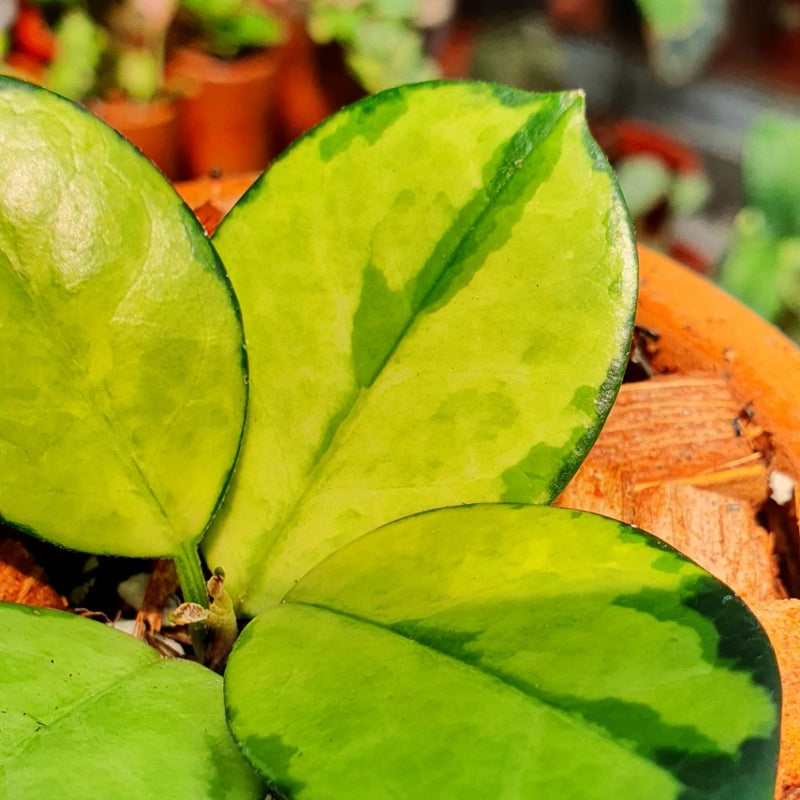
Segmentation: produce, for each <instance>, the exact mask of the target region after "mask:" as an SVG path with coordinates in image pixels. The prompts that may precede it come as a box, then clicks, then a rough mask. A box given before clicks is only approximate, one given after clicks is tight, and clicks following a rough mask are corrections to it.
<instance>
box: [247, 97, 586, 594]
mask: <svg viewBox="0 0 800 800" xmlns="http://www.w3.org/2000/svg"><path fill="white" fill-rule="evenodd" d="M581 102H582V101H581V100H580V98H579V97H577V96H576V97H574V98H573V99H571V100H570V102H569V103H566V104H564V105H562V106H561V107H560V108H558V109H557V113H553V114H552V116H551V117H550V118H549V119H547V121H546V133H543V134H541V135H539V136H538V137H537V139H536V141H535V143H534V144H533V146H532V147H531V149H530V151H529V152H528V153H527V154H526V155H525V156H524V158H523V159H522V161H523V162H524V161H527V160H528V159H531V158H534V157H535V156H536V154H537V152H538V149H539V147H540V146H541V145H542V144H543V143H545V142H546V141H547V140H548V137H549V135H550V134H552V132H553V131H554V130H555V129H556V128H557V127H558V125H559V123H561V121H562V120H563V119H564V118H565V117H566V116H567V115H568V114H569V113H570V112H571V111H572V110H573V109H574V108H575V106H576V105H578V104H580V103H581ZM541 112H542V108H541V107H538V108H537V109H536V111H534V112H533V113H532V114H530V115H529V116H528V117H527V118H526V120H525V123H524V124H523V125H521V126H520V127H519V128H518V129H517V130H516V131H515V133H514V134H512V135H511V136H508V137H507V138H506V140H505V141H504V143H503V145H501V146H502V147H503V148H504V149H506V150H507V148H508V147H509V144H510V143H511V142H513V141H514V138H515V137H516V136H518V135H520V134H521V133H522V132H523V131H525V129H526V128H527V127H528V126H529V125H530V122H531V120H532V119H535V118H536V117H537V116H539V115H540V114H541ZM508 167H509V165H508V162H507V160H505V159H503V160H501V161H500V163H499V164H498V168H497V172H496V173H495V176H492V178H494V177H496V176H497V175H498V174H499V173H501V172H502V171H503V170H505V172H506V174H505V177H504V178H503V180H502V182H501V183H499V185H498V186H497V188H496V189H495V191H494V192H493V193H492V194H489V192H488V191H487V189H488V188H489V187H491V186H492V180H491V179H489V180H484V182H483V185H482V187H481V190H482V191H486V202H485V204H484V206H483V208H482V209H481V210H480V212H479V213H478V214H477V215H476V217H475V219H474V220H473V221H472V223H471V224H470V225H469V227H468V228H467V229H466V230H465V232H464V234H463V236H461V238H460V239H459V240H458V241H457V242H456V244H455V246H454V248H453V250H452V251H451V253H450V254H449V255H448V257H447V258H446V259H444V260H443V264H442V268H441V269H440V271H439V274H438V275H437V276H436V278H435V280H433V281H432V282H431V283H430V286H429V287H428V288H427V289H426V291H425V292H424V293H423V294H422V295H421V296H418V297H415V300H416V303H415V304H414V306H413V307H412V310H411V314H410V315H409V318H408V320H407V321H406V323H405V324H404V325H403V327H402V328H401V329H400V330H399V331H398V334H397V336H396V338H395V341H394V342H393V344H392V346H391V347H390V348H389V349H388V351H387V353H386V355H385V357H384V358H383V360H382V362H381V363H380V365H379V368H378V370H377V371H376V373H375V375H374V376H373V377H372V380H371V382H370V384H369V386H366V387H359V386H358V384H357V383H356V382H354V385H353V388H352V389H351V391H350V392H349V393H348V395H347V397H346V399H345V401H344V402H343V403H342V405H341V407H340V408H339V410H338V411H336V412H335V413H333V414H331V415H330V416H329V417H328V421H329V423H330V421H331V420H335V426H334V427H333V428H332V429H328V428H326V430H325V433H324V435H323V438H322V440H321V442H320V445H319V447H318V448H317V450H316V452H315V453H314V455H313V456H312V463H313V466H312V468H311V471H310V472H308V473H307V479H306V481H305V483H304V484H303V489H302V491H301V492H300V494H298V496H297V497H296V499H295V501H294V502H293V503H292V504H291V505H290V506H289V507H288V508H287V510H286V511H285V512H284V514H283V515H282V517H281V518H280V519H279V520H278V521H277V522H275V523H274V524H273V525H272V526H271V527H270V529H269V533H274V532H276V531H277V535H274V536H270V535H265V536H264V537H263V541H264V543H263V545H262V546H261V547H260V548H255V552H254V557H253V562H254V563H255V564H259V565H262V566H263V565H266V564H268V563H269V562H270V558H269V556H270V554H271V553H274V552H275V551H276V550H278V548H279V546H280V545H281V544H283V543H284V542H285V541H286V539H287V537H288V534H289V533H290V532H291V531H292V529H293V528H294V525H295V524H296V522H297V521H298V520H299V518H300V516H301V514H302V511H303V508H304V506H305V505H306V503H307V501H308V500H309V499H310V498H312V497H313V496H314V494H313V490H314V489H315V488H316V484H317V482H318V481H319V479H320V477H321V476H322V475H323V474H324V470H325V468H326V467H327V465H328V462H329V461H330V460H331V459H332V458H333V457H334V455H335V453H336V450H337V448H336V445H337V444H338V441H339V439H340V438H341V432H342V430H343V428H345V426H346V423H351V422H352V420H353V418H354V417H357V416H358V414H357V411H358V408H359V406H360V404H361V403H360V401H361V400H362V398H363V396H364V393H365V391H366V390H368V389H369V388H370V387H372V386H373V385H374V384H375V382H376V381H377V380H378V378H379V377H380V375H381V374H382V373H383V371H384V369H385V367H386V365H387V364H388V363H389V362H390V360H391V358H392V356H393V355H394V354H395V352H396V351H397V348H398V347H399V346H400V344H401V342H402V341H403V340H404V339H405V338H406V336H407V334H408V333H409V331H410V330H411V329H412V328H413V327H414V326H415V325H416V324H417V322H418V320H419V319H420V317H421V314H420V311H421V310H422V309H424V308H425V307H426V306H427V305H428V301H429V300H430V299H431V298H432V297H435V296H436V293H437V291H438V290H439V289H441V288H442V285H443V282H444V281H445V280H446V278H447V277H448V276H449V275H450V273H451V269H452V267H453V266H454V264H455V263H457V257H458V254H459V252H460V251H461V250H462V249H463V248H464V247H465V244H466V242H468V241H470V237H471V235H472V234H473V233H474V231H475V230H476V229H477V228H478V227H480V225H482V224H483V223H484V221H485V220H486V219H487V218H488V217H489V215H490V214H491V213H492V212H493V211H495V210H496V208H497V205H498V203H499V201H500V199H501V198H502V196H503V194H504V192H505V190H506V188H507V187H508V186H509V184H510V183H511V182H512V181H513V179H514V177H515V175H516V169H514V170H511V169H509V168H508ZM462 208H463V207H462ZM445 236H446V233H445ZM441 238H444V237H441ZM441 238H440V239H439V240H437V242H438V241H441ZM437 242H434V243H433V248H432V250H431V254H433V252H434V251H435V248H436V243H437ZM419 274H420V273H417V275H419ZM354 412H356V413H354ZM260 577H261V575H260V574H259V573H257V572H256V571H255V570H253V571H251V572H250V576H249V579H248V581H247V583H246V587H245V590H244V592H243V596H245V597H246V596H247V595H249V594H250V593H251V591H252V589H253V587H254V586H257V585H258V581H259V579H260ZM296 577H297V578H299V577H300V576H296Z"/></svg>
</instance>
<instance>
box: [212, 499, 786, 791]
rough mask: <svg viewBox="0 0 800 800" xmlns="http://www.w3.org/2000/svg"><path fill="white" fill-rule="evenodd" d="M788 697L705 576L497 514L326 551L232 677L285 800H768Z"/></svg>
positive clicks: (448, 514) (569, 526)
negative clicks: (783, 698) (390, 799)
mask: <svg viewBox="0 0 800 800" xmlns="http://www.w3.org/2000/svg"><path fill="white" fill-rule="evenodd" d="M779 695H780V681H779V676H778V671H777V666H776V663H775V658H774V655H773V653H772V651H771V649H770V646H769V643H768V640H767V638H766V636H765V634H764V632H763V630H762V629H761V628H760V627H759V625H758V623H757V622H756V620H755V618H754V617H753V616H752V615H751V614H750V612H749V611H748V610H747V609H746V607H745V606H744V604H743V603H741V601H739V599H738V598H736V597H735V596H734V595H733V594H732V593H731V592H730V590H729V589H727V587H725V586H723V585H722V584H720V583H719V582H717V581H716V580H714V579H713V578H712V577H711V576H709V575H708V574H707V573H705V572H703V571H702V570H701V569H700V568H699V567H697V566H696V565H694V564H692V563H691V562H689V561H687V560H686V559H684V558H683V557H682V556H680V555H679V554H677V553H676V552H675V551H673V550H672V549H670V548H669V547H667V546H666V545H665V544H663V543H662V542H660V541H659V540H657V539H655V538H654V537H651V536H649V535H648V534H644V533H642V532H640V531H636V530H634V529H632V528H629V527H627V526H625V525H623V524H621V523H617V522H614V521H611V520H608V519H605V518H602V517H597V516H592V515H589V514H581V513H577V512H570V511H565V510H562V509H553V508H548V507H536V506H527V507H525V506H522V507H521V506H509V505H484V506H473V507H462V508H455V509H445V510H440V511H434V512H429V513H426V514H422V515H418V516H415V517H410V518H408V519H405V520H402V521H399V522H396V523H393V524H391V525H389V526H387V527H385V528H382V529H380V530H378V531H377V532H375V533H372V534H370V535H368V536H365V537H363V538H361V539H359V540H358V541H356V542H354V543H353V544H351V545H349V546H348V547H346V548H344V549H342V550H340V551H338V552H337V553H336V554H334V555H333V556H332V557H330V558H329V559H328V560H326V561H325V562H323V563H322V564H321V565H320V566H318V567H317V568H316V569H315V570H313V571H312V572H311V573H309V575H307V576H306V577H305V578H304V579H303V580H302V581H301V582H300V583H299V585H298V586H297V587H296V588H295V589H293V590H292V592H290V593H289V595H288V597H287V602H286V603H284V604H281V605H277V606H274V607H273V608H271V609H270V610H269V611H267V612H265V613H264V614H262V615H260V616H259V617H257V618H256V619H255V620H254V621H253V622H251V623H250V625H248V627H247V628H246V629H245V630H244V632H243V633H242V635H241V637H240V639H239V642H238V643H237V645H236V647H235V648H234V652H233V654H232V655H231V658H230V661H229V665H228V670H227V673H226V676H225V701H226V706H227V709H228V715H229V720H230V724H231V730H232V732H233V735H234V737H235V738H236V739H237V741H238V742H239V744H240V746H241V747H242V750H243V752H244V753H245V755H246V756H247V757H248V758H249V759H250V760H251V762H252V763H253V764H254V765H255V766H256V768H257V769H259V770H260V771H261V772H262V774H263V775H264V776H265V778H266V779H267V782H268V784H269V785H271V786H273V787H274V788H275V789H277V790H278V791H280V792H281V793H282V796H285V797H286V798H291V800H305V798H315V799H316V798H325V800H339V798H342V799H343V798H349V797H352V796H353V795H354V793H355V794H357V795H358V797H359V798H362V799H363V800H371V798H376V799H377V798H386V797H412V796H413V797H426V798H431V800H451V799H452V800H463V798H466V797H470V798H492V800H519V798H534V797H535V798H537V800H550V799H551V798H552V800H561V799H562V798H570V800H641V798H642V797H647V798H648V800H667V799H672V798H675V800H678V799H679V800H701V799H702V800H710V799H712V798H713V799H714V800H723V798H724V800H734V798H735V799H736V800H771V798H772V796H773V786H774V779H775V770H776V763H777V753H778V719H779V708H778V702H779V700H778V698H779ZM354 786H355V787H356V788H355V789H354Z"/></svg>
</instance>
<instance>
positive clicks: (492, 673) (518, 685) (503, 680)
mask: <svg viewBox="0 0 800 800" xmlns="http://www.w3.org/2000/svg"><path fill="white" fill-rule="evenodd" d="M289 603H290V604H291V605H295V606H304V607H306V608H313V609H314V610H316V611H321V612H323V613H326V614H331V615H332V616H334V617H338V618H341V619H348V620H351V621H353V622H356V623H358V624H360V625H364V626H365V627H367V628H369V629H371V630H378V631H381V633H382V634H384V635H388V636H397V637H399V638H401V639H403V640H405V641H407V642H411V644H413V645H414V646H416V647H420V648H422V649H423V650H425V651H426V652H429V653H434V654H436V655H437V656H439V657H441V658H443V659H445V660H446V661H447V662H450V663H453V664H458V665H459V666H460V667H461V668H464V667H467V668H469V669H473V670H475V671H476V672H478V673H480V674H481V675H484V676H486V677H487V678H489V679H491V680H494V681H496V682H497V683H500V684H501V685H502V686H504V687H505V688H506V689H509V690H511V691H512V692H516V693H518V694H520V695H522V696H523V697H525V698H527V699H529V700H531V701H533V702H535V703H539V704H540V705H542V706H545V707H547V708H549V709H550V710H551V711H552V712H553V713H554V714H557V715H558V716H560V717H562V718H563V719H565V720H567V721H568V722H569V723H570V724H573V725H578V726H579V727H581V728H582V729H584V730H586V731H587V732H593V733H595V734H596V735H597V736H599V737H600V738H602V739H604V740H605V741H607V742H610V743H612V744H613V745H614V746H615V747H619V748H620V749H621V750H624V751H625V753H626V754H627V755H629V756H635V757H637V758H639V759H641V760H642V761H644V762H647V763H649V764H653V765H654V766H659V765H657V764H656V763H655V762H654V761H652V760H651V759H649V758H647V757H646V756H645V755H643V754H642V753H639V752H636V751H635V750H632V749H631V748H630V747H629V746H627V745H626V744H625V743H624V742H623V741H622V740H620V739H619V738H617V737H616V736H614V735H613V734H612V733H611V731H609V730H608V729H607V728H606V727H605V726H603V725H601V724H598V723H592V722H590V721H588V720H587V719H586V718H585V717H583V716H582V715H581V714H580V713H576V712H574V711H570V710H569V709H567V708H564V707H563V706H560V705H558V704H556V703H554V702H553V700H552V697H548V696H547V695H546V694H545V693H542V692H537V691H536V690H535V688H534V687H533V686H531V685H530V684H528V683H526V682H524V681H514V680H510V679H509V676H508V675H506V674H504V673H503V672H500V671H499V670H496V669H492V668H491V667H488V666H487V665H485V664H483V663H482V662H481V663H476V662H469V661H464V660H463V659H460V658H458V657H457V656H455V655H453V654H452V653H448V652H447V651H446V650H441V649H439V648H437V647H434V646H433V645H432V644H429V643H427V642H422V641H420V640H419V639H415V638H414V637H413V636H410V635H408V634H406V633H404V632H402V631H400V630H396V629H395V628H392V627H388V626H387V625H384V624H382V623H380V622H377V621H376V620H373V619H370V618H369V617H363V616H361V615H360V614H356V613H354V612H350V611H343V610H342V609H337V608H334V607H332V606H329V605H326V604H324V603H314V602H309V601H305V600H301V601H289ZM659 768H660V769H662V770H663V771H664V772H665V773H666V774H670V775H672V773H670V772H669V771H668V770H664V768H663V767H660V766H659ZM673 777H676V776H674V775H673Z"/></svg>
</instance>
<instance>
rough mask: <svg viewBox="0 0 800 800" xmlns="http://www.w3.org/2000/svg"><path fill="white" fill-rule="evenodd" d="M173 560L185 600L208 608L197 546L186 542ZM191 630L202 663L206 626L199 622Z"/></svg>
mask: <svg viewBox="0 0 800 800" xmlns="http://www.w3.org/2000/svg"><path fill="white" fill-rule="evenodd" d="M173 560H174V561H175V569H176V570H177V572H178V580H179V581H180V584H181V590H182V591H183V600H184V602H185V603H197V604H198V605H201V606H203V608H208V602H209V598H208V587H207V585H206V579H205V576H204V575H203V565H202V564H201V563H200V554H199V553H198V552H197V548H196V547H195V546H194V545H193V544H192V543H191V542H184V543H183V544H182V545H181V549H180V551H179V552H178V553H177V554H176V555H175V556H174V557H173ZM189 632H190V633H191V636H192V645H193V646H194V651H195V655H196V656H197V660H198V661H199V662H200V663H202V662H203V659H204V657H205V652H204V650H205V648H204V646H203V634H204V632H205V631H204V626H202V625H199V624H198V625H190V626H189Z"/></svg>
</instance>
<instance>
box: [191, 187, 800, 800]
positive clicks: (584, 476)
mask: <svg viewBox="0 0 800 800" xmlns="http://www.w3.org/2000/svg"><path fill="white" fill-rule="evenodd" d="M254 177H255V176H245V177H243V178H242V179H239V180H236V181H231V182H228V181H205V182H192V183H188V184H179V185H178V186H177V189H178V191H179V193H180V194H181V195H182V196H183V197H184V198H185V199H186V201H187V202H188V203H189V205H190V206H192V207H193V208H195V209H198V210H199V212H200V216H201V217H203V219H204V221H205V222H206V224H207V226H208V228H209V229H213V228H214V227H215V226H216V225H217V224H218V223H219V221H220V220H221V219H222V217H223V216H224V214H225V213H226V212H227V211H228V210H229V209H230V207H231V206H232V205H233V204H234V203H235V201H236V199H237V198H238V197H239V196H240V195H241V194H243V193H244V192H245V191H246V189H247V187H248V186H249V184H250V181H251V180H253V179H254ZM639 255H640V291H639V306H638V312H637V325H638V326H639V335H638V336H637V341H638V342H639V343H640V345H641V346H640V348H638V349H640V350H643V351H646V352H644V353H640V354H639V356H638V357H634V358H632V361H637V360H639V361H642V362H643V363H645V365H646V367H647V370H648V371H649V373H650V377H649V378H648V379H645V380H640V381H636V382H627V383H625V384H624V385H623V387H622V391H621V392H620V395H619V397H618V399H617V402H616V404H615V406H614V408H613V410H612V412H611V414H610V415H609V418H608V421H607V422H606V425H605V427H604V429H603V431H602V433H601V435H600V437H599V439H598V441H597V443H596V444H595V446H594V448H593V449H592V451H591V452H590V454H589V456H588V458H587V459H586V462H585V463H584V464H583V466H582V467H581V469H580V470H579V471H578V473H577V474H576V476H575V477H574V479H573V480H572V482H571V483H570V485H569V486H568V487H567V488H566V490H565V491H564V493H563V494H562V496H561V497H560V498H559V500H558V503H559V504H561V505H565V506H569V507H572V508H581V509H585V510H590V511H595V512H598V513H604V514H607V515H609V516H613V517H615V518H617V519H621V520H623V521H625V522H629V523H631V524H636V525H639V526H640V527H643V528H645V529H648V530H651V531H653V532H654V533H655V534H657V535H659V536H661V537H662V538H663V539H665V540H667V541H670V542H671V543H672V544H674V545H675V546H676V547H678V548H679V549H681V550H682V551H684V552H686V553H687V554H689V555H690V557H692V558H693V559H695V560H696V561H697V562H698V563H700V564H701V565H702V566H704V567H705V568H706V569H708V570H709V571H710V572H712V573H713V574H715V575H717V577H719V578H720V579H722V580H724V581H725V582H727V583H728V585H730V586H732V588H733V589H734V590H735V591H736V592H737V593H739V594H740V595H741V596H742V598H743V599H745V601H746V602H747V603H748V604H749V605H750V607H751V608H752V609H753V611H754V613H755V614H756V616H757V617H758V618H759V620H760V621H761V623H762V625H763V626H764V628H765V630H766V631H767V633H768V635H769V637H770V639H771V641H772V644H773V647H774V649H775V651H776V654H777V657H778V662H779V665H780V669H781V678H782V684H783V693H784V706H783V720H782V733H781V736H782V741H781V765H780V772H779V777H778V784H777V788H776V798H781V800H796V798H797V797H798V796H800V648H798V647H797V641H798V636H799V635H800V600H798V599H791V598H790V597H789V596H788V595H792V596H793V597H794V598H796V597H798V596H800V534H798V527H797V516H798V509H797V507H796V506H797V497H796V494H795V496H794V497H793V498H792V499H791V500H789V501H788V502H784V504H783V505H779V504H778V503H777V501H776V500H775V499H772V498H771V497H770V490H769V480H770V477H771V476H773V475H775V474H777V473H778V472H783V473H786V474H787V475H788V476H789V477H790V478H795V479H796V478H798V477H800V404H798V400H797V398H798V397H800V349H798V348H797V347H796V346H795V345H794V344H793V343H792V342H790V341H789V340H788V339H787V338H786V337H784V336H783V334H781V333H780V332H779V331H778V330H776V329H775V328H773V327H772V326H770V325H769V324H768V323H766V322H765V321H764V320H763V319H761V318H760V317H758V316H756V315H755V314H754V313H753V312H752V311H750V310H749V309H747V308H745V307H744V306H743V305H741V304H740V303H739V302H738V301H736V300H734V299H733V298H732V297H730V296H729V295H727V294H725V293H724V292H722V291H721V290H720V289H719V288H718V287H716V286H715V285H714V284H712V283H711V282H710V281H708V280H707V279H705V278H703V277H702V276H700V275H698V274H696V273H695V272H693V271H691V270H690V269H688V268H686V267H684V266H682V265H680V264H679V263H677V262H676V261H674V260H672V259H670V258H668V257H666V256H663V255H660V254H658V253H656V252H654V251H652V250H649V249H648V248H646V247H641V248H640V250H639ZM642 342H643V344H642ZM765 526H766V529H765ZM779 567H780V568H779ZM787 588H788V591H787Z"/></svg>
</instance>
